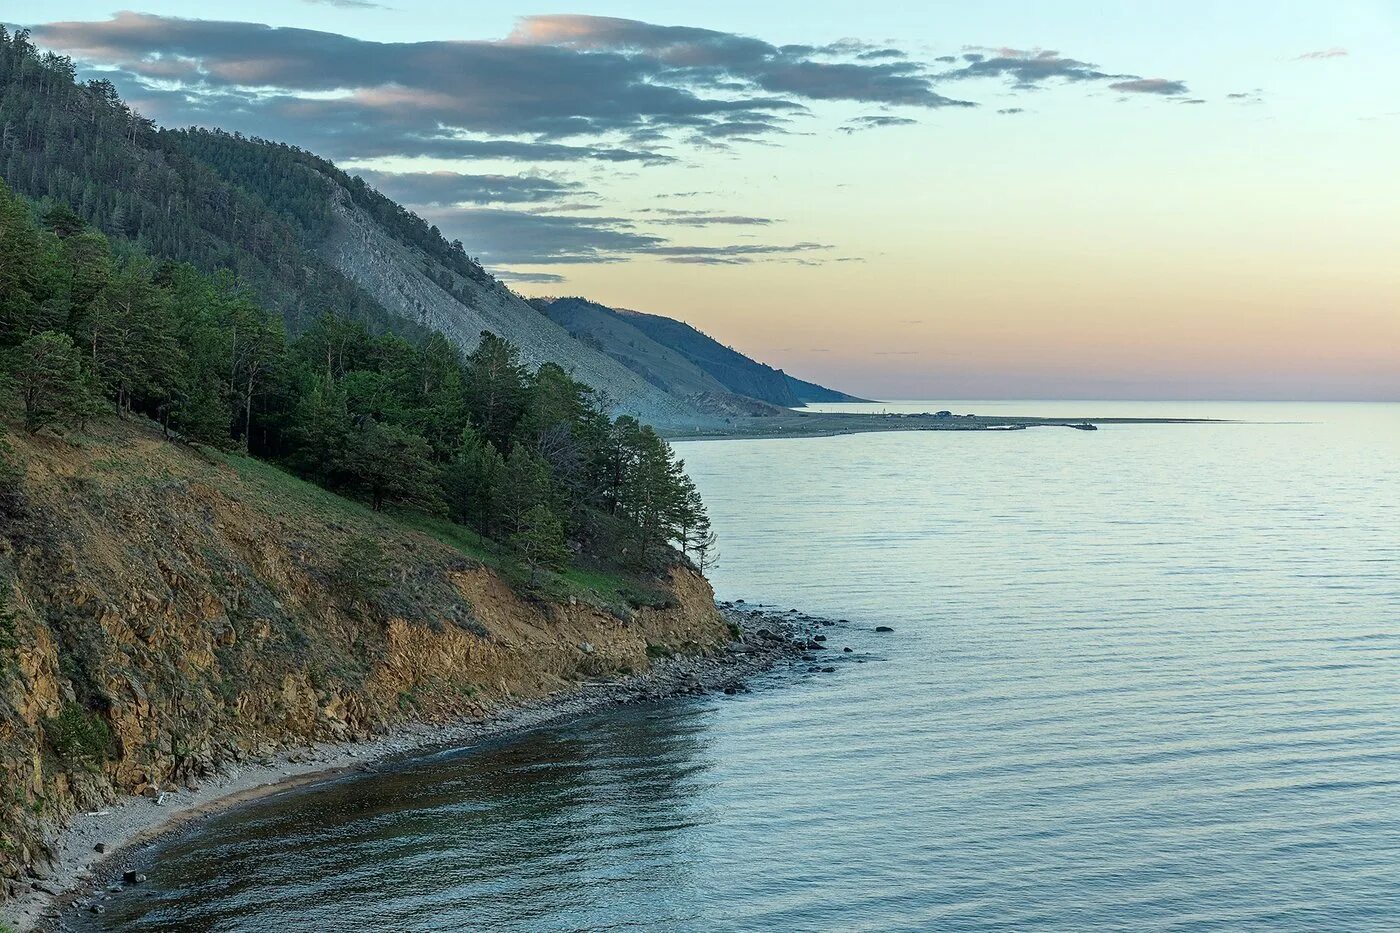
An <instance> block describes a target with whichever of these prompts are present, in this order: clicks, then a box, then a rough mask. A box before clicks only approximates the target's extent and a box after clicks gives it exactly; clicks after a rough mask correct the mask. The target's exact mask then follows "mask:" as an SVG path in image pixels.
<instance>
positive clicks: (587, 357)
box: [0, 36, 802, 428]
mask: <svg viewBox="0 0 1400 933" xmlns="http://www.w3.org/2000/svg"><path fill="white" fill-rule="evenodd" d="M0 130H2V131H0V177H3V179H4V180H5V182H6V183H7V184H8V185H9V186H10V187H11V188H12V189H13V190H15V191H17V192H19V193H21V194H24V195H27V196H29V197H31V198H36V199H41V200H44V199H47V200H50V201H55V202H60V203H64V204H67V205H68V206H69V207H71V208H72V209H73V210H74V211H75V212H76V213H77V214H78V215H79V216H80V217H81V218H82V219H83V220H84V221H86V222H88V223H90V224H92V225H93V226H96V227H98V228H99V229H101V230H103V231H104V232H106V233H107V234H108V235H109V236H113V237H117V238H122V239H127V240H130V241H133V242H135V243H136V244H137V245H139V246H140V247H141V248H142V249H143V250H145V251H146V252H147V253H149V254H151V255H153V256H156V257H159V258H162V259H171V260H177V261H187V262H190V263H192V264H193V265H195V266H196V267H198V268H201V269H203V270H205V271H209V272H213V271H220V270H228V271H230V272H232V273H234V274H235V275H237V276H238V278H239V280H240V281H241V282H243V283H245V284H246V285H247V286H248V287H249V288H251V289H252V290H253V291H254V292H255V293H256V295H257V296H258V297H259V299H261V300H262V301H263V302H264V303H266V304H267V305H268V306H269V307H272V308H276V309H277V310H278V311H279V312H280V313H281V314H282V317H283V319H284V320H285V321H286V324H287V328H288V330H289V332H291V333H293V334H295V333H299V332H300V331H302V330H304V329H305V328H306V327H307V326H308V325H309V324H310V323H311V322H312V321H314V320H315V319H316V318H318V317H320V316H321V315H323V314H326V313H332V314H336V315H339V316H343V317H347V318H352V319H355V320H360V321H363V322H365V323H366V324H367V325H368V326H369V327H370V329H371V330H373V331H377V332H383V331H390V332H395V333H400V334H402V335H404V336H405V337H408V338H409V339H410V340H414V339H421V337H422V336H424V335H425V334H426V333H427V332H429V331H439V332H441V333H443V334H444V335H446V336H447V337H449V338H450V339H451V340H453V341H454V342H455V343H456V344H457V345H458V346H460V347H461V348H462V349H463V350H470V349H472V348H473V347H474V346H475V345H476V343H477V341H478V340H479V339H480V334H481V332H482V331H483V330H489V331H491V332H493V333H496V334H499V335H500V336H502V337H505V338H507V339H509V340H510V341H512V342H513V343H515V344H517V345H518V346H519V347H520V348H521V352H522V356H523V357H524V359H525V360H526V361H527V362H529V363H531V364H532V365H536V366H537V365H539V364H540V363H543V362H545V361H553V362H556V363H558V364H560V365H561V366H563V367H564V368H565V369H566V370H568V371H570V372H572V373H573V374H574V375H575V376H576V377H577V378H578V379H580V380H582V381H584V382H586V383H588V384H589V385H592V386H593V387H594V388H595V389H598V390H599V391H601V392H603V393H606V395H607V396H608V397H610V398H612V399H613V400H615V402H616V405H617V408H618V410H619V411H621V412H628V413H631V414H635V415H637V416H638V417H640V418H642V419H643V420H645V421H648V422H650V423H652V424H655V425H657V426H658V427H662V428H669V427H693V426H707V425H714V424H718V423H721V422H722V421H723V420H724V419H725V418H729V417H733V416H734V415H737V414H744V415H761V414H765V413H767V412H770V411H772V409H771V408H770V407H768V405H765V404H764V403H769V404H771V405H790V404H797V403H800V401H801V400H802V399H801V394H802V393H801V392H800V391H791V390H789V391H786V392H784V390H783V386H784V385H785V384H786V377H784V376H783V375H782V374H781V373H779V372H778V371H776V370H771V369H769V368H768V367H763V366H762V364H756V363H754V362H753V361H752V360H748V359H747V358H746V357H743V356H742V355H740V354H737V353H734V352H733V351H727V352H728V353H730V354H732V356H733V358H734V360H733V361H732V362H730V363H725V362H724V361H723V359H722V354H716V353H713V352H710V351H709V350H704V349H702V350H698V351H693V350H691V349H682V348H679V347H678V348H677V349H678V351H679V352H680V355H681V357H683V358H685V359H689V360H692V361H693V363H694V367H693V369H694V371H693V372H690V373H689V374H688V375H686V374H683V373H682V372H681V371H680V370H678V369H675V367H673V366H672V367H669V368H668V367H667V366H662V365H661V364H660V363H659V362H658V361H659V359H660V358H661V357H667V358H668V359H669V358H670V357H668V356H667V354H665V353H664V352H663V353H660V354H658V353H655V352H653V351H654V349H655V348H649V349H648V352H647V353H639V354H637V358H636V359H635V360H633V362H632V363H628V362H626V361H625V360H623V359H622V358H621V357H620V356H619V354H618V353H617V352H615V351H616V350H617V349H618V346H617V343H616V341H615V340H613V339H612V338H610V337H609V336H608V335H607V334H606V333H600V334H598V335H597V336H596V338H595V339H594V340H588V339H576V338H575V337H574V336H571V334H570V332H569V331H570V329H571V328H566V327H564V326H561V325H560V324H559V323H558V322H557V321H556V320H554V318H553V317H552V316H551V315H549V314H541V313H539V312H538V311H537V310H536V309H534V308H532V307H531V306H530V305H529V304H527V303H526V301H525V300H524V299H523V298H521V297H520V296H519V295H516V294H515V293H514V292H512V291H511V290H510V289H508V288H507V287H506V286H504V285H503V284H501V283H500V282H498V281H497V280H496V279H495V278H494V277H492V276H491V275H490V274H489V273H488V272H487V271H486V270H484V269H483V268H482V267H481V265H480V264H478V263H477V262H475V261H474V260H472V259H471V258H470V257H469V256H468V255H467V253H466V250H465V248H464V247H463V245H462V244H461V243H460V242H452V243H449V242H448V241H447V240H446V239H444V238H443V236H442V235H441V233H440V232H439V231H438V229H437V227H435V226H430V225H429V224H427V223H426V222H425V221H424V220H423V219H422V218H420V217H418V216H417V215H415V214H413V213H412V212H410V211H408V210H406V209H405V208H403V207H401V206H400V205H398V204H396V203H394V202H393V201H391V200H390V199H388V198H386V197H384V196H383V195H381V194H379V193H378V192H377V191H375V190H374V189H373V188H371V187H370V186H369V185H367V184H365V182H364V181H363V180H361V179H360V178H357V177H352V176H350V175H348V174H347V173H345V172H344V171H342V170H340V169H339V168H337V167H336V166H335V165H334V164H332V163H331V162H328V161H327V160H325V159H322V158H320V157H318V156H316V155H313V154H312V153H309V152H306V151H304V150H301V149H298V148H296V147H294V146H288V145H284V144H281V143H274V142H269V141H266V140H261V139H256V138H249V137H245V136H242V135H239V134H231V133H225V132H222V131H219V130H204V129H187V130H170V129H160V128H157V127H156V126H155V125H154V124H153V123H152V122H151V121H149V120H147V119H145V118H143V117H141V116H140V115H139V114H138V113H136V112H135V111H133V110H131V109H130V108H128V107H127V106H126V105H125V104H124V103H123V102H122V100H121V98H120V97H119V96H118V94H117V92H116V89H115V88H114V86H113V85H112V84H111V83H110V82H107V81H100V80H99V81H89V82H86V83H82V82H79V81H77V80H76V77H75V71H74V68H73V65H72V62H71V61H69V60H68V59H67V58H64V57H61V56H55V55H49V54H47V53H41V52H38V51H37V50H36V49H34V47H33V46H32V45H30V44H29V43H28V41H27V39H23V38H21V37H20V36H15V37H12V38H11V39H9V41H5V42H0ZM639 317H647V318H649V319H650V318H651V316H647V315H641V316H639ZM653 320H654V321H656V322H662V321H665V319H664V318H655V319H653ZM668 323H671V324H673V325H675V327H676V328H679V329H678V330H676V331H674V333H675V334H676V335H678V336H676V337H674V338H673V339H676V340H679V341H681V342H682V343H683V344H684V345H685V347H686V348H690V347H692V345H695V346H699V344H697V343H696V341H695V340H694V339H693V338H692V337H691V336H690V335H694V338H698V339H699V342H700V343H710V344H713V343H714V342H713V341H709V339H708V338H706V337H704V335H701V334H699V333H698V332H697V331H694V330H693V329H692V328H689V327H687V326H686V325H683V324H678V323H677V322H668ZM662 327H663V325H661V324H650V325H648V326H647V327H640V326H639V327H638V328H637V331H636V332H637V333H639V334H642V333H646V334H648V335H649V336H652V339H653V340H655V341H659V342H660V343H662V344H665V343H666V342H667V340H668V339H672V338H667V337H666V336H664V335H663V334H662V330H661V329H662ZM581 330H584V331H587V330H589V328H581ZM714 346H715V347H719V345H718V344H714ZM661 349H662V350H663V351H664V349H665V347H662V348H661ZM720 349H723V348H720ZM648 361H650V362H652V363H654V364H655V367H654V371H648V370H647V369H646V364H647V363H648ZM743 364H747V366H745V365H743ZM639 367H641V368H639ZM731 370H732V371H731ZM763 373H767V374H771V375H767V376H765V375H763ZM706 374H708V375H709V376H712V377H713V379H712V380H710V381H706V380H705V379H704V378H703V377H704V376H705V375H706ZM755 393H757V394H755ZM754 400H757V401H754Z"/></svg>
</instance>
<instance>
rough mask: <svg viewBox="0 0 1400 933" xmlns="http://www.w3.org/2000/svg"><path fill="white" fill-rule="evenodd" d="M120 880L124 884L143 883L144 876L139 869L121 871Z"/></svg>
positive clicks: (144, 881) (144, 880)
mask: <svg viewBox="0 0 1400 933" xmlns="http://www.w3.org/2000/svg"><path fill="white" fill-rule="evenodd" d="M122 881H123V882H124V883H126V884H145V883H146V876H145V875H143V874H141V873H140V872H139V871H124V872H122Z"/></svg>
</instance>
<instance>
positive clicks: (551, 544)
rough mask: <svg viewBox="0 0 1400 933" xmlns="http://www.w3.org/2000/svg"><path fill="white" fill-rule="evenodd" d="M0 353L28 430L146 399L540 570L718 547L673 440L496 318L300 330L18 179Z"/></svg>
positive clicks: (126, 408) (325, 321)
mask: <svg viewBox="0 0 1400 933" xmlns="http://www.w3.org/2000/svg"><path fill="white" fill-rule="evenodd" d="M0 353H2V354H3V358H4V360H5V365H6V371H7V372H8V375H9V380H10V383H11V389H12V392H11V394H12V395H13V396H14V398H15V402H14V404H15V405H16V406H17V407H18V408H19V409H20V410H21V411H22V416H23V419H24V423H25V427H26V429H27V430H29V431H33V432H37V431H43V430H53V431H60V432H61V431H64V430H67V429H72V428H78V429H81V428H82V427H83V426H84V424H85V423H86V422H87V421H88V420H90V419H93V418H96V417H100V416H104V415H108V414H110V413H114V412H115V413H117V414H128V413H139V414H141V415H145V416H146V417H149V418H151V419H153V420H155V421H156V422H158V423H159V424H160V425H161V426H162V427H163V429H164V430H165V431H166V432H167V434H168V435H169V436H170V437H172V438H174V439H184V440H188V441H193V442H200V443H204V444H209V445H214V446H219V447H238V448H243V449H245V450H247V451H248V452H249V453H250V454H252V455H254V456H257V457H261V458H264V459H268V460H272V461H275V462H277V463H280V464H283V465H285V466H286V467H288V468H289V469H291V470H293V471H295V472H296V473H298V474H300V475H302V476H304V477H306V478H308V479H311V480H313V481H315V482H317V483H319V484H322V485H324V486H326V487H328V488H330V489H334V490H337V491H339V492H342V493H345V494H348V495H352V496H358V497H362V498H363V499H365V500H366V501H368V502H369V503H370V504H371V505H372V506H373V507H374V508H376V509H379V508H383V507H384V506H385V505H386V504H395V505H399V506H402V507H406V508H411V509H418V510H423V511H426V512H431V513H436V514H442V515H446V516H448V517H450V518H451V519H453V520H454V521H457V522H460V523H462V524H465V525H469V526H470V527H472V528H474V529H476V530H477V531H478V532H479V533H481V534H482V535H484V536H487V537H490V538H494V539H496V540H497V541H499V542H501V543H503V544H505V545H507V546H508V547H510V548H511V549H513V550H514V551H515V552H516V553H518V554H519V555H520V557H521V558H522V560H524V561H525V562H526V563H527V564H529V565H530V567H531V568H532V569H533V568H538V567H562V566H564V565H565V564H567V563H568V562H569V561H570V560H571V559H573V558H575V557H580V558H583V559H585V560H588V561H596V562H602V563H609V564H618V565H623V566H626V567H628V568H631V569H634V570H638V571H641V570H654V569H657V568H659V567H660V566H662V565H664V564H665V563H666V562H667V561H668V560H669V559H671V554H672V553H673V550H672V549H673V547H674V548H679V549H680V550H681V551H682V552H684V553H686V554H689V555H692V556H694V558H695V559H696V560H697V561H698V562H699V563H700V564H701V565H702V567H703V564H704V563H705V562H706V561H707V560H708V559H709V558H710V556H711V554H712V552H711V547H712V545H713V541H714V536H713V534H712V533H711V532H710V529H709V524H708V520H707V518H706V515H705V509H704V506H703V504H702V503H701V501H700V497H699V495H698V494H697V493H696V490H695V487H694V485H693V484H692V483H691V481H690V480H689V479H688V478H687V477H686V475H685V473H684V470H683V464H682V463H681V462H680V461H678V460H676V458H675V457H674V455H673V453H672V451H671V449H670V447H669V445H667V444H666V442H665V441H664V440H662V439H661V438H660V437H658V436H657V435H656V434H655V432H653V431H652V430H651V429H650V428H649V427H646V426H644V425H641V424H639V423H638V422H637V421H635V420H634V419H632V418H627V417H623V418H618V419H616V420H613V419H612V418H611V417H610V415H609V414H608V410H607V405H606V404H605V402H604V400H602V399H599V398H598V397H597V396H596V395H595V393H594V392H593V391H592V389H590V388H589V387H588V386H586V385H584V384H583V383H581V382H579V381H577V380H575V379H573V378H572V377H571V376H569V374H568V373H566V372H565V371H564V370H563V369H561V368H560V367H558V366H556V365H554V364H549V363H547V364H545V365H543V366H541V367H540V369H539V370H538V372H531V371H530V370H529V369H528V368H527V367H525V366H524V365H522V363H521V361H520V357H519V353H518V351H517V350H516V348H515V347H513V346H512V345H511V344H510V343H509V342H507V341H505V340H502V339H500V338H498V337H496V336H494V335H492V334H489V333H484V334H483V335H482V338H481V342H480V344H479V346H478V347H477V348H476V350H475V351H474V352H472V353H471V354H470V355H469V356H467V357H465V358H463V357H462V355H461V354H460V353H459V352H458V351H457V349H456V348H455V347H453V346H452V345H451V344H449V343H448V342H447V341H446V340H445V339H444V338H443V337H441V336H440V335H436V334H435V335H432V336H429V337H428V338H426V339H425V340H423V341H422V342H421V343H420V344H419V345H417V346H415V345H413V344H411V343H409V342H408V341H407V340H405V339H404V338H403V337H400V336H396V335H373V334H371V333H370V332H369V331H368V330H367V329H366V328H365V326H364V325H363V324H362V323H359V322H354V321H347V320H345V319H344V318H340V317H336V316H334V315H329V314H327V315H323V316H321V317H320V318H318V319H317V320H316V321H315V322H314V323H313V324H312V325H311V326H310V327H309V328H308V329H307V330H306V331H305V332H304V333H303V334H301V335H300V336H298V337H296V338H295V339H290V340H289V339H288V338H287V337H286V336H285V332H284V326H283V322H282V320H281V316H280V315H275V314H269V313H268V312H267V311H266V310H265V309H264V308H263V307H262V306H261V305H260V304H259V302H258V301H256V300H255V299H254V297H253V296H252V295H251V294H250V293H249V292H248V291H246V290H245V289H243V288H241V287H240V286H239V285H238V284H237V283H236V281H235V280H234V278H233V277H232V276H231V275H228V274H226V273H225V274H221V275H216V276H208V275H205V274H203V273H201V272H199V271H198V270H197V269H195V268H194V267H193V266H191V265H189V264H187V263H173V262H168V261H166V262H158V261H154V260H151V259H150V258H149V257H147V256H146V255H145V254H144V253H142V252H140V251H138V250H134V249H131V248H130V247H129V246H128V245H124V244H121V243H117V244H115V245H114V244H113V243H112V242H110V241H109V240H108V239H107V238H106V237H105V236H104V235H103V234H102V233H100V232H99V231H97V230H94V229H92V228H91V227H89V226H87V225H85V224H84V223H83V222H82V219H81V218H80V217H78V216H77V215H76V214H75V213H74V212H73V211H72V210H70V209H69V208H68V207H66V206H65V205H63V204H61V203H49V204H47V205H44V206H41V207H40V208H38V209H32V208H31V206H30V204H29V203H28V202H26V201H25V200H24V199H22V198H20V197H18V196H17V195H15V194H13V193H12V192H11V191H10V190H9V189H8V188H7V187H5V186H4V185H3V183H0Z"/></svg>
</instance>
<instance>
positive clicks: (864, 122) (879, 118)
mask: <svg viewBox="0 0 1400 933" xmlns="http://www.w3.org/2000/svg"><path fill="white" fill-rule="evenodd" d="M918 122H919V121H918V120H914V119H911V118H909V117H894V116H889V115H888V114H873V115H870V116H864V117H852V118H851V119H849V120H847V121H846V122H845V123H843V124H842V125H841V126H839V127H837V129H838V130H839V131H840V132H842V133H847V134H849V133H859V132H861V131H862V130H874V129H879V128H882V127H889V126H914V125H915V124H917V123H918Z"/></svg>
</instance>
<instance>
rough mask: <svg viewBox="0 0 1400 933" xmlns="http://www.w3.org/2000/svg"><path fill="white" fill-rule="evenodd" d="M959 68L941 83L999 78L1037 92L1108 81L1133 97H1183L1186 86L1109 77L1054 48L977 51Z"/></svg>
mask: <svg viewBox="0 0 1400 933" xmlns="http://www.w3.org/2000/svg"><path fill="white" fill-rule="evenodd" d="M962 57H963V61H965V62H966V64H965V65H963V67H961V68H956V69H953V70H951V71H945V72H943V73H942V74H941V75H940V76H939V77H941V78H942V79H944V80H955V81H965V80H970V79H975V78H1001V79H1004V80H1009V81H1010V82H1011V86H1012V87H1013V88H1014V89H1016V90H1020V91H1030V90H1037V89H1040V88H1042V87H1044V86H1045V85H1046V84H1047V83H1049V82H1051V81H1057V82H1062V83H1069V84H1077V83H1082V82H1094V81H1109V82H1112V83H1110V84H1109V87H1110V88H1112V89H1113V90H1115V91H1123V92H1127V93H1135V94H1164V95H1169V94H1184V93H1186V83H1185V82H1183V81H1169V80H1167V79H1165V78H1143V77H1142V76H1140V75H1134V74H1113V73H1110V72H1106V71H1102V70H1100V68H1099V66H1098V65H1095V64H1092V63H1090V62H1086V61H1081V60H1079V59H1076V58H1068V57H1066V56H1063V55H1061V54H1060V53H1059V52H1057V51H1055V50H1054V49H1011V48H999V49H977V50H975V51H968V52H966V53H965V54H964V55H963V56H962Z"/></svg>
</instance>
